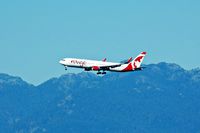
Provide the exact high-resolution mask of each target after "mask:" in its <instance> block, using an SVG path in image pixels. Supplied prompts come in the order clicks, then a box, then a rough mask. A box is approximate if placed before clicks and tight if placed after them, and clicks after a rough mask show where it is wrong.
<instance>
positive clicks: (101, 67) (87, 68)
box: [85, 64, 122, 70]
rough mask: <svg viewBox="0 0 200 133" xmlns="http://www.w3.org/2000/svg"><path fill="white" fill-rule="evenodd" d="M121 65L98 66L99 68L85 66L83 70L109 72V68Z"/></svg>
mask: <svg viewBox="0 0 200 133" xmlns="http://www.w3.org/2000/svg"><path fill="white" fill-rule="evenodd" d="M121 65H122V64H114V65H100V66H87V67H85V70H92V69H93V70H109V68H115V67H119V66H121Z"/></svg>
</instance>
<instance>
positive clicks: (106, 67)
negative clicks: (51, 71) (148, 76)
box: [59, 52, 146, 74]
mask: <svg viewBox="0 0 200 133" xmlns="http://www.w3.org/2000/svg"><path fill="white" fill-rule="evenodd" d="M145 55H146V52H142V53H141V54H139V55H138V56H137V57H136V58H135V59H134V60H132V57H131V58H129V59H128V60H125V61H122V62H120V63H114V62H106V58H105V59H103V60H102V61H95V60H86V59H76V58H64V59H62V60H61V61H60V62H59V63H60V64H62V65H63V66H64V67H65V70H67V67H75V68H83V69H84V70H85V71H97V74H106V71H115V72H129V71H136V70H142V68H143V67H141V64H142V61H143V59H144V57H145Z"/></svg>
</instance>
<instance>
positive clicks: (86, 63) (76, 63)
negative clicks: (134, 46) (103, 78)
mask: <svg viewBox="0 0 200 133" xmlns="http://www.w3.org/2000/svg"><path fill="white" fill-rule="evenodd" d="M59 63H60V64H62V65H64V66H66V67H76V68H89V67H95V66H98V67H103V66H108V68H109V69H108V70H107V71H123V70H124V69H125V68H126V66H127V65H126V64H122V65H121V64H120V63H114V62H104V61H96V60H87V59H77V58H64V59H62V60H61V61H60V62H59ZM109 66H117V67H114V68H112V67H109Z"/></svg>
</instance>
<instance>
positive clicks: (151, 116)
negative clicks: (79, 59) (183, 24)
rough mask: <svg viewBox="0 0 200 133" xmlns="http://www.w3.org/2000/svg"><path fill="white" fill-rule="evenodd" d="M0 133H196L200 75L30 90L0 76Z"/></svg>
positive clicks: (56, 83) (135, 76)
mask: <svg viewBox="0 0 200 133" xmlns="http://www.w3.org/2000/svg"><path fill="white" fill-rule="evenodd" d="M0 132H1V133H43V132H44V133H200V69H199V68H196V69H192V70H185V69H183V68H182V67H180V66H179V65H177V64H172V63H165V62H161V63H158V64H149V65H146V69H144V70H143V71H136V72H130V73H108V74H107V75H105V76H97V75H96V74H93V73H90V72H82V73H79V74H65V75H62V76H60V77H58V78H51V79H49V80H48V81H46V82H44V83H42V84H40V85H38V86H34V85H32V84H29V83H27V82H26V81H23V80H22V79H21V78H20V77H14V76H10V75H7V74H0Z"/></svg>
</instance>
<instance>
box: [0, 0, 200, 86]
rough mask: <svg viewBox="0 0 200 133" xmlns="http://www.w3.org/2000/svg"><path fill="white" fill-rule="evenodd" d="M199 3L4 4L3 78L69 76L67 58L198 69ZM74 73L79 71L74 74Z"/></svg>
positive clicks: (0, 30)
mask: <svg viewBox="0 0 200 133" xmlns="http://www.w3.org/2000/svg"><path fill="white" fill-rule="evenodd" d="M199 7H200V1H198V0H168V1H161V0H123V1H119V0H101V1H100V0H84V1H83V0H73V1H69V0H56V1H54V0H34V1H27V0H6V1H1V2H0V17H1V19H0V61H1V63H0V72H1V73H8V74H11V75H17V76H21V77H22V78H23V79H25V80H26V81H29V82H31V83H34V84H39V83H41V82H43V81H45V80H47V79H49V78H50V77H53V76H59V75H61V74H64V73H66V72H65V71H64V69H63V68H62V66H60V65H59V64H58V61H59V60H60V59H61V58H63V57H77V58H89V59H100V60H101V59H103V58H104V57H106V58H107V59H108V60H109V61H120V60H123V59H126V58H129V57H130V56H133V57H134V56H136V55H137V54H138V53H140V52H141V51H147V52H148V56H147V58H146V59H145V64H148V63H158V62H163V61H165V62H172V63H177V64H179V65H181V66H182V67H184V68H185V69H192V68H196V67H199V66H200V61H199V57H200V56H199V50H200V38H199V35H200V25H199V24H200V15H199V14H200V8H199ZM69 71H70V72H80V71H81V70H74V69H70V70H69Z"/></svg>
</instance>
